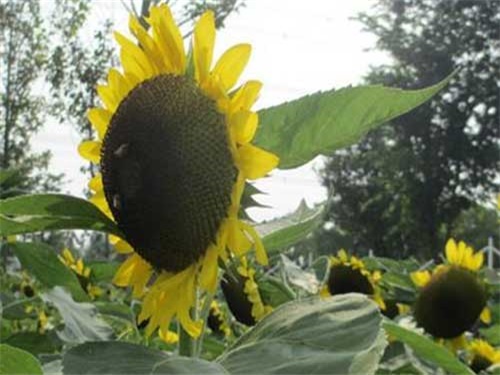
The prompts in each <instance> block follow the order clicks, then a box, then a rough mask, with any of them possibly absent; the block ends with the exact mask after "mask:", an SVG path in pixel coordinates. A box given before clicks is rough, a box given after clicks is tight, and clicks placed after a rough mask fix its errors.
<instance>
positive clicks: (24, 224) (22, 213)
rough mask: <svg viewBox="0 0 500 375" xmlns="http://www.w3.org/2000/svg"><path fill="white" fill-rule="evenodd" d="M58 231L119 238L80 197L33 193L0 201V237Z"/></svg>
mask: <svg viewBox="0 0 500 375" xmlns="http://www.w3.org/2000/svg"><path fill="white" fill-rule="evenodd" d="M59 229H88V230H96V231H102V232H107V233H111V234H116V235H119V236H120V235H122V234H121V232H120V230H119V229H118V227H117V226H116V224H115V223H114V222H113V221H112V220H110V219H109V218H108V217H107V216H106V215H104V214H103V213H102V212H101V211H100V210H99V209H98V208H97V207H96V206H94V205H93V204H92V203H90V202H88V201H86V200H84V199H81V198H76V197H72V196H69V195H60V194H37V195H23V196H20V197H15V198H9V199H4V200H1V201H0V236H7V235H12V234H22V233H33V232H39V231H47V230H59Z"/></svg>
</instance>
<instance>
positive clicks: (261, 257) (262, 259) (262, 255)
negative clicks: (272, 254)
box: [240, 221, 269, 266]
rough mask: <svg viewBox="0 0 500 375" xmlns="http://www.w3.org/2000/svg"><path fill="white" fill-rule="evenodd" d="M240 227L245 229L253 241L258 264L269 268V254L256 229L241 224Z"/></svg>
mask: <svg viewBox="0 0 500 375" xmlns="http://www.w3.org/2000/svg"><path fill="white" fill-rule="evenodd" d="M240 225H241V226H242V227H243V229H244V230H245V231H246V232H247V233H248V234H249V236H250V237H251V238H252V240H253V244H254V247H255V259H256V260H257V262H258V263H260V264H261V265H263V266H267V264H268V263H269V259H268V258H267V253H266V250H265V249H264V244H263V243H262V240H261V239H260V236H259V234H258V233H257V231H256V230H255V228H254V227H252V226H251V225H249V224H247V223H244V222H241V221H240Z"/></svg>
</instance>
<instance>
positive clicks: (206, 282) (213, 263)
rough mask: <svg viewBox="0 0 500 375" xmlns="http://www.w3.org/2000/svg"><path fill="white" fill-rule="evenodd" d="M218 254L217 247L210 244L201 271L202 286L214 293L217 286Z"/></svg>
mask: <svg viewBox="0 0 500 375" xmlns="http://www.w3.org/2000/svg"><path fill="white" fill-rule="evenodd" d="M218 255H219V254H218V249H217V247H216V246H210V247H209V248H208V250H207V253H206V254H205V258H204V260H203V266H202V269H201V273H200V286H201V287H202V288H204V289H205V290H207V291H209V292H210V293H214V292H215V289H216V288H217V271H218V267H217V258H218Z"/></svg>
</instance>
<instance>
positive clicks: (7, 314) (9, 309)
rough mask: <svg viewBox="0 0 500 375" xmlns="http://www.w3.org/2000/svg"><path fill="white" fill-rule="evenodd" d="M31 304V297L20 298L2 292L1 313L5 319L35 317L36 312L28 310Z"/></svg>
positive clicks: (0, 294)
mask: <svg viewBox="0 0 500 375" xmlns="http://www.w3.org/2000/svg"><path fill="white" fill-rule="evenodd" d="M28 305H30V300H29V299H18V298H14V297H13V296H12V295H9V294H7V293H0V314H1V316H2V318H3V319H9V320H21V319H27V318H34V317H36V314H35V313H34V312H29V313H28V312H26V308H27V307H28Z"/></svg>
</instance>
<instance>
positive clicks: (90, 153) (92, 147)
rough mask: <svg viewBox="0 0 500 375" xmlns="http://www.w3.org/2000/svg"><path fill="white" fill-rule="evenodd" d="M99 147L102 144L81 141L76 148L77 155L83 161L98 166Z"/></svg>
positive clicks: (99, 158) (99, 159)
mask: <svg viewBox="0 0 500 375" xmlns="http://www.w3.org/2000/svg"><path fill="white" fill-rule="evenodd" d="M101 146H102V143H101V142H99V141H83V142H82V143H80V145H79V146H78V153H79V154H80V156H81V157H82V158H84V159H85V160H89V161H91V162H92V163H94V164H99V162H100V161H101Z"/></svg>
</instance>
